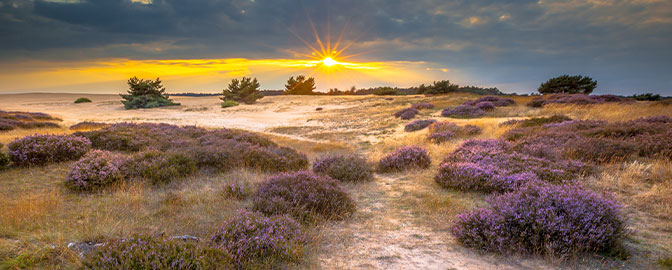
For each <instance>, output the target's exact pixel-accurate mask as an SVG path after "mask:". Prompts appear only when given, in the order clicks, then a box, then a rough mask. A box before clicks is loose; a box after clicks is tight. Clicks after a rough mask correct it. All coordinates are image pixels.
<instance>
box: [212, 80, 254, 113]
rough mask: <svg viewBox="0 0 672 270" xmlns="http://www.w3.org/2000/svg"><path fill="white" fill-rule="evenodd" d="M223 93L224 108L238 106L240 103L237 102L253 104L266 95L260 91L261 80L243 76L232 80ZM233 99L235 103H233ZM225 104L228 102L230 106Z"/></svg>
mask: <svg viewBox="0 0 672 270" xmlns="http://www.w3.org/2000/svg"><path fill="white" fill-rule="evenodd" d="M222 94H223V95H224V96H223V97H221V98H220V99H221V100H222V101H224V102H222V108H226V107H231V106H236V105H238V103H236V102H243V103H245V104H253V103H255V102H256V101H257V99H261V98H263V97H264V95H262V94H261V93H260V92H259V82H258V81H257V78H254V79H252V78H249V77H243V78H242V79H240V80H238V79H233V80H231V83H229V87H228V88H227V89H224V90H223V91H222ZM231 101H233V103H231ZM225 104H228V106H226V107H225V106H224V105H225Z"/></svg>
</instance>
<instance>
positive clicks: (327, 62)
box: [322, 57, 338, 67]
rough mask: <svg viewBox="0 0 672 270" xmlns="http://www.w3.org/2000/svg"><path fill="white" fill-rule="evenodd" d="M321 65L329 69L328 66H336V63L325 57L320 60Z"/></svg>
mask: <svg viewBox="0 0 672 270" xmlns="http://www.w3.org/2000/svg"><path fill="white" fill-rule="evenodd" d="M322 64H323V65H325V66H328V67H330V66H333V65H337V64H338V62H337V61H336V60H334V59H333V58H331V57H325V58H324V59H322Z"/></svg>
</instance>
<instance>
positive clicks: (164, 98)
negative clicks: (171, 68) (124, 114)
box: [119, 77, 180, 110]
mask: <svg viewBox="0 0 672 270" xmlns="http://www.w3.org/2000/svg"><path fill="white" fill-rule="evenodd" d="M165 92H166V89H165V88H164V87H163V85H162V84H161V80H159V78H156V80H155V81H152V80H143V79H138V77H133V78H130V79H128V94H126V95H124V94H119V96H121V98H123V99H124V100H122V101H121V103H123V104H124V107H125V108H126V109H127V110H128V109H138V108H156V107H161V106H171V105H180V104H179V103H175V102H173V101H172V100H170V99H169V98H168V95H166V93H165Z"/></svg>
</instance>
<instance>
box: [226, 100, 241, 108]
mask: <svg viewBox="0 0 672 270" xmlns="http://www.w3.org/2000/svg"><path fill="white" fill-rule="evenodd" d="M238 105H240V104H238V102H235V101H233V100H224V102H222V108H228V107H234V106H238Z"/></svg>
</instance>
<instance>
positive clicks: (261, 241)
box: [210, 210, 308, 269]
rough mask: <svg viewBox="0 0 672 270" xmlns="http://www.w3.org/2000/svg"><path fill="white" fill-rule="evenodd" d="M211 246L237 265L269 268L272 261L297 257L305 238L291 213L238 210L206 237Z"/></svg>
mask: <svg viewBox="0 0 672 270" xmlns="http://www.w3.org/2000/svg"><path fill="white" fill-rule="evenodd" d="M210 242H211V243H212V245H213V246H215V247H217V248H219V249H221V250H223V251H225V252H226V253H228V254H231V257H232V259H233V261H232V262H233V263H234V265H235V266H236V267H237V268H243V269H247V268H255V267H259V268H272V266H273V265H275V263H276V262H297V261H300V260H301V259H302V258H303V257H304V255H305V252H306V245H307V243H308V238H307V236H306V234H305V233H304V232H303V231H302V230H301V225H300V224H298V223H297V222H296V221H294V220H293V219H292V218H291V217H289V216H287V215H284V216H273V217H266V216H264V215H262V214H261V213H256V212H248V211H245V210H241V211H239V212H238V213H237V214H236V215H235V217H233V218H231V219H229V220H227V221H226V222H225V223H224V224H222V225H221V226H219V227H218V228H217V229H216V230H215V232H214V233H213V234H212V236H211V237H210Z"/></svg>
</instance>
